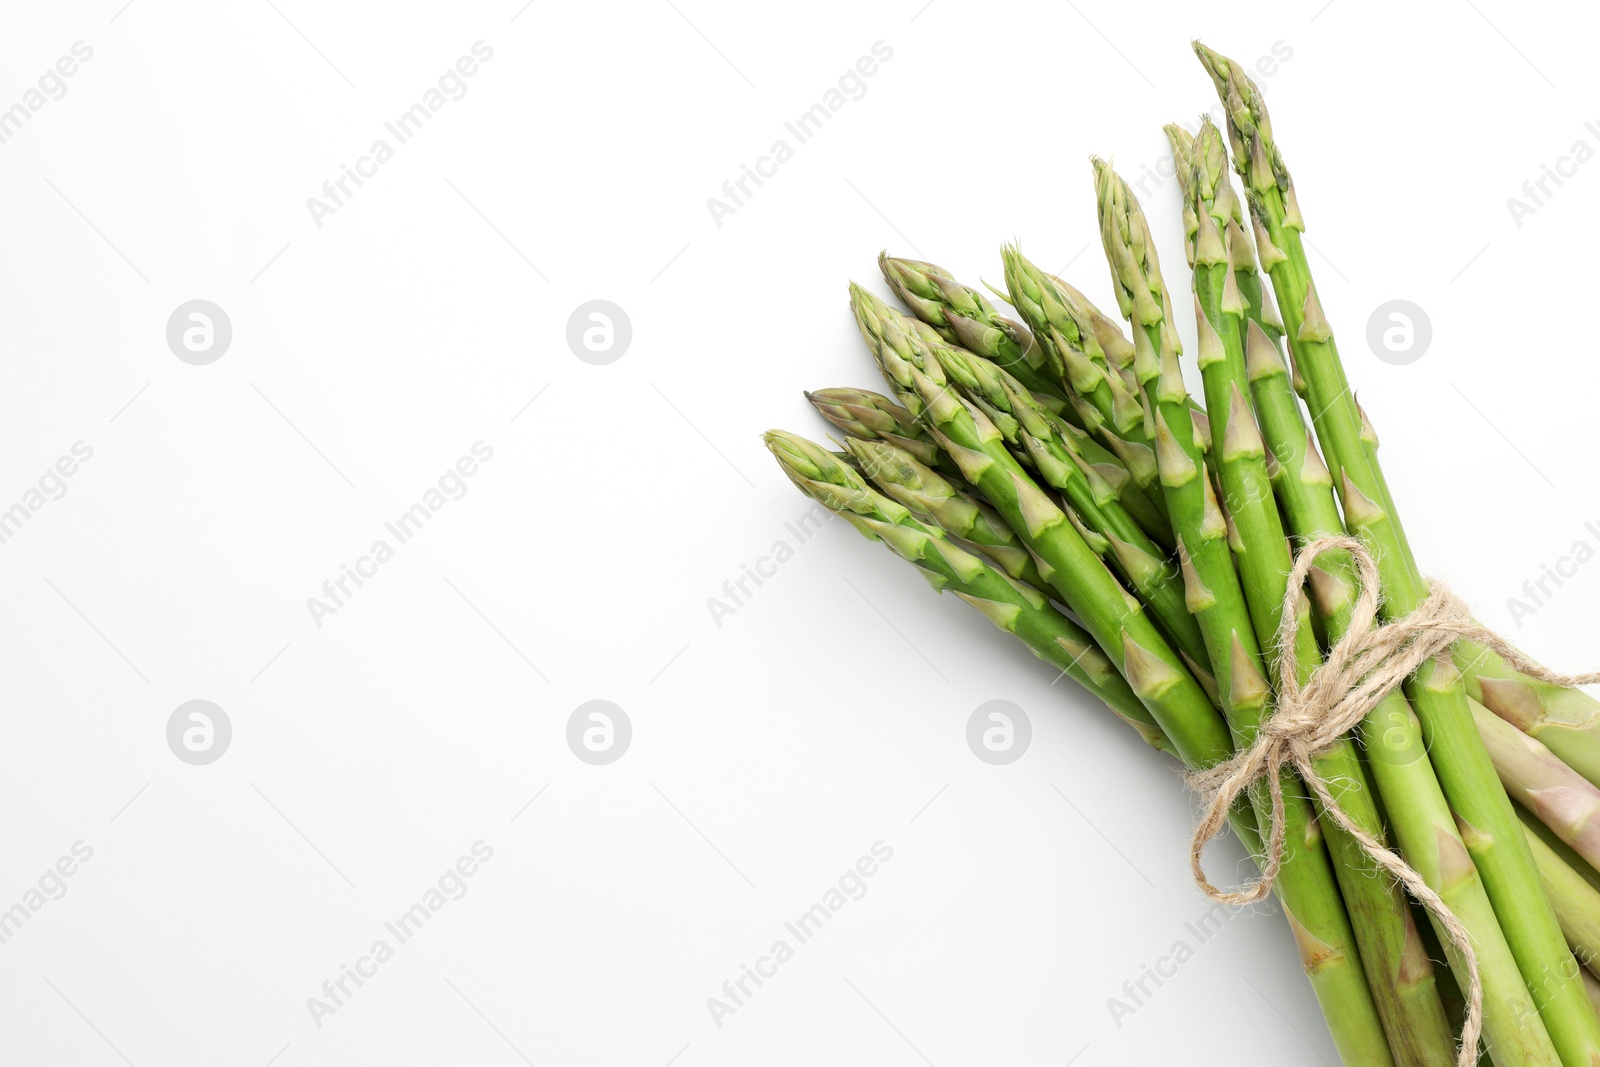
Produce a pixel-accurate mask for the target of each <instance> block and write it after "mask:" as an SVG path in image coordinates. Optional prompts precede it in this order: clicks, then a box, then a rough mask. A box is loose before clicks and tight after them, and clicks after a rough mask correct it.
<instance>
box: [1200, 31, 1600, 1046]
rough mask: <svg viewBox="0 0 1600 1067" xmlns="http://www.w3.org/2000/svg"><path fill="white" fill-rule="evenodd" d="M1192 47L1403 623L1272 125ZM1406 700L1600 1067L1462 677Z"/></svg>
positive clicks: (1500, 893) (1233, 71)
mask: <svg viewBox="0 0 1600 1067" xmlns="http://www.w3.org/2000/svg"><path fill="white" fill-rule="evenodd" d="M1195 50H1196V52H1197V53H1198V54H1199V55H1200V59H1201V62H1202V63H1204V64H1205V66H1206V69H1207V70H1208V71H1209V72H1210V74H1211V76H1212V79H1213V81H1214V82H1215V83H1216V86H1217V91H1218V93H1219V95H1220V96H1221V97H1222V100H1223V104H1224V108H1225V110H1226V111H1227V114H1228V119H1229V132H1230V135H1231V137H1232V139H1233V144H1234V160H1235V163H1236V165H1237V166H1238V168H1239V172H1240V176H1241V178H1242V179H1243V181H1244V184H1245V187H1246V190H1247V195H1248V196H1249V199H1250V208H1251V214H1252V217H1253V218H1254V220H1255V222H1256V227H1257V241H1256V251H1257V254H1258V255H1259V256H1260V258H1261V262H1262V265H1263V266H1264V267H1266V269H1267V273H1268V275H1269V276H1270V277H1271V279H1272V284H1273V289H1274V290H1275V291H1276V293H1277V297H1278V309H1279V310H1280V311H1281V312H1282V313H1283V316H1284V323H1285V326H1286V327H1287V337H1288V340H1289V343H1290V348H1291V351H1292V352H1293V353H1294V357H1295V367H1296V370H1297V371H1298V372H1299V375H1300V377H1301V378H1302V379H1303V380H1304V382H1305V384H1306V400H1307V403H1308V404H1309V405H1310V407H1311V410H1312V413H1313V419H1314V421H1315V423H1316V427H1317V436H1318V438H1319V440H1321V442H1322V445H1323V449H1324V452H1325V453H1326V455H1327V459H1328V461H1329V463H1330V465H1331V466H1332V468H1333V471H1334V477H1335V483H1336V484H1337V485H1338V486H1339V487H1340V492H1341V496H1342V498H1343V502H1344V514H1345V523H1346V525H1347V526H1348V527H1349V529H1350V531H1351V532H1352V533H1353V534H1355V535H1356V536H1357V537H1360V538H1361V539H1362V540H1363V541H1365V542H1366V543H1367V544H1368V545H1369V546H1371V548H1372V551H1373V555H1374V556H1375V557H1376V558H1377V560H1378V565H1379V569H1380V572H1381V574H1382V582H1383V594H1384V600H1383V610H1384V614H1385V616H1386V617H1387V618H1400V617H1403V616H1406V615H1409V614H1410V613H1411V612H1413V611H1415V610H1416V609H1417V608H1418V606H1420V605H1421V604H1422V602H1423V601H1424V600H1425V599H1426V598H1427V596H1428V594H1429V587H1428V584H1427V582H1426V581H1425V580H1424V578H1423V576H1422V572H1421V571H1420V570H1419V569H1418V567H1417V564H1416V559H1415V557H1414V556H1413V555H1412V552H1411V548H1410V545H1409V543H1408V542H1407V540H1406V536H1405V533H1404V530H1403V528H1402V527H1401V525H1400V521H1399V517H1398V515H1397V513H1396V511H1395V508H1394V503H1393V500H1392V499H1391V498H1390V495H1389V492H1388V486H1387V484H1386V483H1385V482H1384V480H1383V477H1382V471H1381V468H1380V467H1379V466H1378V463H1377V458H1376V452H1375V450H1373V449H1372V448H1371V447H1370V445H1369V444H1368V443H1367V442H1366V441H1364V440H1363V419H1362V418H1361V415H1360V413H1359V411H1358V410H1357V408H1356V404H1355V401H1354V398H1353V396H1352V395H1351V393H1350V387H1349V384H1348V382H1347V381H1346V379H1345V373H1344V368H1343V365H1342V364H1341V363H1340V360H1339V354H1338V350H1337V348H1336V347H1335V345H1334V341H1333V329H1332V327H1331V326H1330V325H1329V324H1328V320H1327V318H1326V317H1325V316H1324V315H1323V312H1322V305H1321V303H1320V301H1319V300H1318V298H1317V291H1316V288H1315V286H1314V285H1313V283H1312V278H1311V269H1310V264H1309V262H1308V261H1307V259H1306V255H1305V247H1304V245H1303V243H1302V241H1301V236H1300V235H1301V233H1302V232H1303V231H1304V230H1305V223H1304V222H1303V221H1302V219H1301V215H1300V207H1299V204H1298V202H1297V200H1296V198H1295V193H1294V183H1293V182H1292V181H1291V180H1290V178H1289V172H1288V170H1287V168H1286V167H1285V166H1284V163H1283V158H1282V156H1281V155H1280V153H1279V151H1278V146H1277V144H1276V143H1275V142H1274V140H1273V136H1272V126H1271V122H1270V120H1269V119H1268V117H1267V113H1266V110H1265V107H1264V106H1263V105H1262V102H1261V98H1260V94H1259V92H1258V90H1257V89H1256V87H1255V85H1254V84H1253V83H1252V82H1250V80H1249V78H1248V77H1246V75H1245V73H1244V71H1243V69H1242V68H1240V67H1239V66H1238V65H1237V64H1235V63H1233V62H1232V61H1231V60H1228V59H1226V58H1225V57H1223V56H1220V55H1218V54H1217V53H1215V52H1212V51H1211V50H1209V49H1207V48H1205V47H1204V46H1202V45H1199V44H1196V45H1195ZM1406 691H1407V694H1408V695H1409V696H1410V698H1411V703H1412V706H1413V707H1414V708H1415V709H1416V712H1417V715H1418V716H1419V717H1420V718H1421V720H1422V726H1423V730H1424V733H1425V735H1426V737H1427V740H1428V744H1429V754H1430V757H1431V759H1432V762H1433V765H1434V768H1435V769H1436V771H1437V772H1438V775H1439V780H1440V784H1441V785H1443V787H1444V790H1445V795H1446V796H1447V797H1448V798H1449V800H1450V806H1451V807H1452V808H1453V809H1454V811H1455V812H1456V814H1457V815H1458V817H1459V818H1460V819H1461V820H1462V821H1463V822H1464V824H1465V827H1466V830H1465V831H1464V832H1463V835H1462V837H1463V840H1465V841H1466V842H1467V845H1468V848H1469V850H1470V851H1471V852H1472V855H1473V859H1474V861H1475V862H1476V865H1477V867H1478V870H1479V873H1480V874H1481V875H1482V878H1483V882H1484V886H1485V887H1486V888H1487V889H1488V891H1489V898H1490V900H1491V901H1493V903H1494V905H1495V914H1496V915H1497V916H1498V917H1499V920H1500V926H1501V929H1502V930H1503V931H1504V933H1505V935H1506V940H1507V942H1508V943H1509V944H1510V946H1511V950H1512V952H1513V953H1514V954H1515V955H1516V958H1517V964H1518V966H1519V968H1520V970H1521V972H1522V977H1523V979H1524V981H1525V982H1527V984H1528V988H1529V990H1530V991H1531V992H1532V993H1533V996H1534V999H1535V1001H1536V1002H1537V1003H1538V1005H1539V1013H1540V1015H1541V1017H1542V1018H1543V1019H1544V1022H1545V1025H1546V1027H1547V1028H1548V1030H1549V1032H1550V1037H1551V1039H1552V1040H1553V1041H1554V1042H1555V1046H1556V1049H1557V1051H1558V1052H1560V1054H1561V1058H1562V1062H1563V1063H1566V1064H1568V1067H1578V1065H1582V1067H1592V1065H1593V1063H1594V1062H1596V1061H1600V1016H1597V1015H1596V1013H1595V1010H1594V1008H1593V1006H1592V1005H1591V1004H1590V1003H1589V999H1588V995H1587V994H1586V993H1585V992H1584V988H1583V983H1582V982H1581V981H1579V980H1578V977H1577V976H1576V975H1571V974H1568V973H1567V972H1568V966H1567V961H1568V959H1570V954H1569V953H1568V952H1567V947H1566V943H1565V942H1564V941H1563V940H1562V937H1561V928H1560V926H1559V925H1558V924H1557V922H1556V918H1555V913H1554V912H1553V911H1552V910H1551V907H1550V903H1549V901H1548V900H1547V899H1546V898H1545V896H1544V892H1543V889H1542V886H1541V885H1540V882H1539V875H1538V871H1537V870H1536V869H1535V867H1534V863H1533V858H1532V856H1531V855H1530V854H1529V851H1528V847H1527V842H1526V837H1525V836H1524V835H1523V834H1522V833H1521V832H1520V824H1519V823H1518V822H1517V819H1516V815H1515V813H1514V812H1513V810H1512V807H1511V801H1510V800H1509V799H1507V797H1506V793H1505V790H1504V789H1503V788H1502V787H1501V785H1500V782H1499V780H1498V779H1497V778H1496V777H1495V771H1494V765H1493V763H1492V762H1491V761H1490V759H1489V754H1488V752H1487V751H1485V749H1484V745H1483V741H1482V739H1481V738H1480V737H1479V736H1478V731H1477V729H1476V727H1475V726H1474V725H1473V722H1472V712H1471V709H1470V708H1469V706H1468V703H1467V694H1466V690H1465V688H1464V687H1463V685H1462V683H1461V678H1460V674H1459V672H1458V671H1456V670H1455V669H1454V668H1453V667H1452V668H1449V669H1445V665H1444V661H1442V660H1436V661H1435V662H1434V663H1432V664H1425V665H1424V666H1423V667H1422V669H1421V670H1419V671H1418V672H1417V674H1416V675H1415V676H1414V677H1413V679H1412V680H1411V681H1410V682H1408V683H1407V686H1406Z"/></svg>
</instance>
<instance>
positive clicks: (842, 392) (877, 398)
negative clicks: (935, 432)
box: [805, 388, 922, 438]
mask: <svg viewBox="0 0 1600 1067" xmlns="http://www.w3.org/2000/svg"><path fill="white" fill-rule="evenodd" d="M805 396H806V399H807V400H809V401H810V402H811V406H812V407H814V408H816V409H817V412H818V414H820V415H821V416H822V417H823V418H825V419H827V420H828V421H829V422H831V423H833V424H834V425H835V426H837V427H839V429H841V430H843V431H844V432H845V433H847V434H850V435H851V436H853V437H866V438H878V437H882V436H884V435H885V434H894V435H896V436H901V437H917V436H919V435H920V434H921V432H922V431H921V428H920V427H918V426H917V421H916V419H914V418H913V417H912V415H911V412H909V411H907V410H906V409H905V408H903V407H901V406H900V405H899V404H896V403H895V402H894V401H893V400H890V399H889V398H888V397H886V396H884V395H883V394H882V393H874V392H873V391H872V390H870V389H851V388H843V389H838V388H835V389H817V390H815V391H812V392H808V393H806V394H805Z"/></svg>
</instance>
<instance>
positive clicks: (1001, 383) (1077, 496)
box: [930, 345, 1210, 684]
mask: <svg viewBox="0 0 1600 1067" xmlns="http://www.w3.org/2000/svg"><path fill="white" fill-rule="evenodd" d="M930 351H932V352H933V353H934V355H935V357H936V358H938V360H939V361H940V365H941V367H942V369H943V370H944V372H945V375H946V377H947V378H948V379H949V380H950V381H952V382H954V383H955V385H956V387H957V388H959V389H960V390H961V391H962V393H963V394H964V395H965V396H966V397H967V398H968V399H969V400H970V401H972V403H973V404H974V405H975V406H977V407H979V408H981V409H982V410H983V412H984V414H986V415H987V416H988V417H989V419H990V421H992V422H993V423H994V424H995V427H996V429H998V430H999V431H1000V433H1001V436H1002V437H1004V438H1005V440H1006V443H1007V444H1008V445H1010V446H1011V448H1012V450H1013V451H1014V452H1015V453H1017V458H1018V459H1019V460H1021V461H1023V462H1025V463H1027V464H1028V465H1029V466H1031V467H1032V468H1033V469H1034V470H1035V471H1036V472H1037V474H1038V478H1039V480H1040V481H1041V482H1043V483H1044V484H1045V485H1048V486H1049V487H1050V488H1052V489H1056V490H1058V491H1059V492H1060V493H1061V494H1062V495H1063V497H1064V498H1065V499H1066V501H1067V503H1068V504H1070V505H1071V511H1070V512H1069V513H1068V514H1069V515H1070V516H1072V517H1075V518H1076V519H1077V520H1078V521H1079V522H1080V523H1081V524H1082V525H1083V526H1084V527H1086V528H1087V529H1088V530H1090V531H1092V532H1093V533H1095V534H1098V535H1100V536H1101V537H1103V538H1105V539H1106V547H1107V549H1108V550H1109V553H1110V559H1111V561H1112V562H1113V564H1114V565H1115V567H1116V570H1117V571H1118V572H1119V573H1121V574H1122V575H1123V576H1124V577H1125V578H1127V580H1128V582H1129V583H1130V584H1131V585H1132V586H1133V588H1134V589H1135V591H1137V592H1138V594H1139V596H1140V598H1141V599H1143V601H1144V602H1145V605H1146V606H1147V607H1149V608H1150V610H1151V611H1152V612H1153V613H1154V615H1155V617H1156V620H1157V621H1158V622H1159V623H1160V624H1161V626H1162V627H1163V629H1164V630H1165V631H1166V635H1167V636H1168V637H1169V638H1170V639H1171V640H1172V642H1173V644H1174V645H1175V646H1176V647H1177V649H1178V650H1179V651H1180V652H1182V653H1183V654H1184V655H1185V656H1187V657H1188V661H1189V666H1190V669H1191V670H1193V671H1194V672H1195V675H1196V677H1198V678H1199V679H1200V681H1201V682H1202V684H1204V683H1205V682H1207V681H1208V680H1209V678H1208V676H1209V673H1210V660H1209V659H1208V656H1207V650H1206V645H1205V641H1204V640H1203V638H1202V637H1201V634H1200V627H1199V625H1198V624H1197V623H1196V622H1195V619H1194V616H1193V615H1191V614H1190V612H1189V607H1188V605H1187V602H1186V598H1185V596H1184V588H1183V582H1182V579H1181V578H1179V576H1178V573H1177V570H1176V568H1174V567H1173V566H1172V564H1171V561H1170V560H1168V559H1167V557H1166V553H1165V552H1164V551H1163V550H1162V548H1161V547H1160V546H1159V545H1157V544H1156V543H1155V542H1154V541H1152V540H1151V539H1150V538H1149V537H1148V536H1147V535H1146V534H1145V532H1144V530H1143V528H1141V527H1140V525H1139V523H1138V522H1137V521H1136V520H1135V519H1134V518H1133V516H1132V515H1130V514H1129V513H1128V511H1127V509H1125V508H1124V507H1123V506H1122V503H1121V501H1120V500H1119V499H1118V497H1117V494H1116V493H1115V491H1114V490H1112V489H1111V487H1110V486H1107V485H1105V484H1104V482H1103V481H1102V480H1101V479H1100V478H1099V477H1098V475H1096V474H1095V472H1094V470H1093V469H1092V468H1091V467H1090V466H1089V465H1088V463H1087V462H1085V461H1084V459H1083V457H1081V456H1079V455H1077V454H1076V453H1075V452H1074V451H1073V444H1072V441H1071V439H1070V438H1068V437H1066V436H1065V435H1064V434H1062V433H1061V432H1060V429H1061V428H1060V425H1059V423H1056V422H1053V421H1052V420H1051V419H1050V417H1049V415H1048V414H1047V413H1046V412H1044V411H1043V410H1042V409H1040V408H1039V407H1038V406H1037V405H1036V404H1035V403H1034V402H1033V394H1031V393H1030V392H1028V390H1026V389H1024V388H1023V387H1022V384H1021V383H1020V382H1018V381H1017V380H1016V379H1015V378H1012V377H1011V376H1010V375H1008V374H1007V373H1006V372H1005V371H1004V370H1001V369H1000V368H999V367H997V366H995V365H994V364H992V363H990V362H989V361H988V360H986V359H984V358H983V357H981V356H976V355H973V354H972V353H970V352H966V351H963V350H961V349H958V348H952V347H950V346H948V345H936V346H930ZM1104 554H1105V553H1102V555H1104Z"/></svg>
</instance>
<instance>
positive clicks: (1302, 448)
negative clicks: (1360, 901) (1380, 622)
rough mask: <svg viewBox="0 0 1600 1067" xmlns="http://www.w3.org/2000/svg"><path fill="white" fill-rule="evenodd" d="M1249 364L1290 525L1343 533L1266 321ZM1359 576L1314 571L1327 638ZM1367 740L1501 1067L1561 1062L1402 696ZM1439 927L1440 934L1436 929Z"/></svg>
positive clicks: (1250, 332) (1319, 533) (1343, 570)
mask: <svg viewBox="0 0 1600 1067" xmlns="http://www.w3.org/2000/svg"><path fill="white" fill-rule="evenodd" d="M1246 333H1247V341H1246V345H1247V348H1246V366H1247V368H1248V371H1249V375H1250V384H1251V390H1252V392H1253V394H1254V396H1255V401H1256V415H1257V417H1258V419H1259V422H1260V425H1261V429H1262V432H1263V434H1264V435H1265V437H1266V443H1267V446H1268V448H1269V449H1271V451H1272V453H1273V455H1274V457H1275V458H1276V459H1277V471H1278V475H1277V478H1276V482H1275V488H1276V489H1277V494H1278V500H1279V502H1280V503H1281V504H1282V505H1283V511H1284V514H1285V515H1286V516H1287V517H1288V520H1289V526H1290V529H1291V531H1292V532H1293V534H1294V535H1295V538H1296V540H1297V541H1299V542H1300V543H1301V544H1306V543H1309V542H1311V541H1315V540H1317V539H1318V538H1321V537H1325V536H1330V535H1342V534H1343V533H1344V532H1345V528H1344V520H1343V519H1342V518H1341V516H1340V514H1339V507H1338V504H1337V503H1336V502H1335V500H1334V496H1333V479H1332V478H1331V477H1330V476H1329V474H1328V469H1327V467H1326V466H1325V465H1324V464H1323V461H1322V458H1321V456H1320V455H1319V454H1318V452H1317V448H1316V444H1315V442H1313V441H1312V439H1311V434H1310V431H1309V430H1308V428H1307V427H1306V424H1305V421H1304V417H1303V416H1302V415H1301V411H1300V401H1299V399H1298V397H1297V396H1296V394H1295V391H1294V388H1293V386H1292V384H1291V383H1290V380H1289V370H1288V368H1287V367H1286V366H1285V365H1284V362H1283V359H1282V357H1281V356H1280V355H1279V353H1278V349H1277V346H1276V344H1274V343H1273V341H1272V340H1271V339H1270V338H1269V337H1268V335H1267V332H1266V330H1265V329H1264V328H1263V327H1262V325H1261V324H1260V322H1258V321H1256V320H1254V319H1252V320H1251V321H1250V323H1249V324H1248V325H1247V326H1246ZM1357 582H1358V578H1357V576H1356V572H1355V568H1354V564H1353V563H1352V561H1351V559H1350V556H1349V553H1347V552H1343V551H1332V552H1326V553H1324V554H1323V555H1322V556H1321V557H1320V558H1319V560H1318V563H1317V566H1316V567H1315V568H1313V569H1312V571H1311V582H1310V588H1311V598H1310V599H1311V603H1312V606H1313V608H1314V609H1315V610H1316V612H1317V613H1318V614H1319V615H1320V616H1322V618H1323V620H1324V622H1325V626H1326V629H1327V631H1328V637H1329V639H1330V640H1332V641H1337V640H1339V639H1341V638H1342V637H1344V635H1345V633H1346V632H1347V631H1348V630H1349V628H1350V625H1351V620H1352V615H1353V611H1354V608H1355V601H1356V589H1357ZM1361 736H1362V740H1363V742H1364V745H1365V749H1366V753H1367V762H1368V766H1369V767H1370V769H1371V771H1372V777H1373V779H1374V780H1375V782H1376V784H1377V787H1378V793H1379V795H1380V796H1381V797H1382V798H1383V801H1384V809H1385V811H1386V812H1387V814H1388V820H1389V825H1390V827H1391V829H1393V831H1394V835H1395V837H1396V838H1397V839H1398V840H1399V843H1400V851H1401V853H1402V855H1404V857H1405V859H1406V862H1407V863H1409V864H1410V865H1411V866H1412V867H1413V868H1414V869H1415V870H1416V871H1417V873H1419V874H1420V875H1422V878H1423V880H1424V881H1425V882H1427V884H1428V886H1429V887H1430V888H1431V889H1433V890H1434V892H1436V893H1438V894H1439V895H1440V896H1441V897H1442V898H1443V899H1444V901H1445V904H1446V906H1447V907H1449V908H1450V910H1451V911H1452V912H1454V913H1455V915H1456V917H1457V918H1458V919H1460V920H1461V921H1462V922H1463V923H1465V924H1466V927H1467V929H1468V930H1469V931H1471V933H1472V942H1473V946H1474V948H1475V949H1476V950H1477V954H1478V968H1479V973H1480V976H1481V978H1482V981H1483V986H1484V1002H1483V1004H1484V1029H1483V1033H1484V1043H1485V1044H1486V1045H1487V1046H1488V1047H1489V1049H1490V1050H1491V1051H1492V1053H1493V1055H1494V1057H1495V1062H1496V1063H1498V1064H1500V1065H1501V1067H1513V1065H1526V1067H1532V1065H1535V1064H1537V1065H1541V1067H1548V1065H1549V1064H1553V1063H1557V1062H1559V1059H1558V1057H1557V1056H1556V1053H1555V1048H1554V1046H1553V1045H1552V1044H1551V1042H1550V1037H1549V1034H1548V1032H1547V1031H1546V1028H1545V1025H1544V1023H1543V1022H1542V1021H1541V1019H1540V1017H1539V1013H1538V1008H1537V1006H1536V1005H1535V1003H1534V1000H1533V998H1532V996H1531V995H1530V994H1529V992H1528V988H1527V986H1526V985H1525V984H1524V983H1523V981H1522V975H1521V972H1520V971H1519V970H1518V968H1517V963H1516V958H1515V956H1513V955H1512V953H1511V948H1510V946H1509V945H1508V944H1507V943H1506V939H1505V935H1504V934H1503V933H1502V931H1501V929H1500V923H1499V920H1498V919H1497V918H1496V916H1495V912H1494V909H1493V907H1492V906H1491V905H1490V902H1489V897H1488V894H1487V892H1486V891H1485V889H1484V887H1483V883H1482V880H1481V879H1480V877H1479V875H1478V872H1477V870H1476V868H1475V867H1474V866H1473V864H1472V862H1471V860H1470V859H1469V858H1468V852H1467V847H1466V844H1465V842H1464V841H1463V840H1462V838H1461V834H1460V831H1459V829H1458V828H1457V826H1456V823H1455V819H1454V817H1453V815H1452V813H1451V811H1450V806H1449V804H1448V803H1447V802H1446V800H1445V796H1444V792H1443V790H1442V788H1441V787H1440V785H1439V780H1438V778H1437V777H1436V776H1435V774H1434V769H1433V766H1432V764H1430V763H1429V762H1428V759H1427V755H1426V753H1427V747H1426V745H1425V744H1424V742H1423V738H1422V732H1421V725H1420V723H1419V722H1418V720H1417V717H1416V715H1415V714H1413V712H1412V710H1411V706H1410V704H1409V703H1408V702H1407V701H1406V698H1405V696H1404V695H1403V694H1402V693H1400V692H1392V693H1390V694H1388V696H1386V697H1385V698H1384V700H1383V701H1382V703H1380V704H1379V705H1378V706H1377V707H1376V708H1374V709H1373V710H1372V712H1371V713H1370V714H1368V716H1367V718H1366V720H1365V721H1364V722H1363V723H1362V726H1361ZM1436 929H1437V927H1436ZM1439 936H1440V940H1441V941H1444V942H1445V944H1446V958H1447V959H1448V960H1449V961H1450V965H1451V968H1452V970H1453V971H1454V972H1455V977H1456V984H1457V985H1459V986H1461V987H1462V988H1465V987H1466V985H1467V984H1468V982H1469V976H1468V972H1467V970H1466V965H1465V962H1464V961H1463V960H1462V958H1461V956H1460V955H1459V954H1458V953H1457V952H1455V950H1454V947H1453V946H1450V945H1449V942H1448V939H1447V938H1445V936H1444V934H1443V933H1442V932H1440V935H1439Z"/></svg>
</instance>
